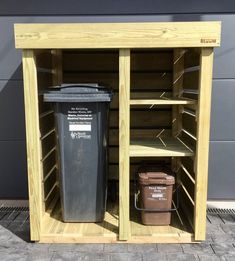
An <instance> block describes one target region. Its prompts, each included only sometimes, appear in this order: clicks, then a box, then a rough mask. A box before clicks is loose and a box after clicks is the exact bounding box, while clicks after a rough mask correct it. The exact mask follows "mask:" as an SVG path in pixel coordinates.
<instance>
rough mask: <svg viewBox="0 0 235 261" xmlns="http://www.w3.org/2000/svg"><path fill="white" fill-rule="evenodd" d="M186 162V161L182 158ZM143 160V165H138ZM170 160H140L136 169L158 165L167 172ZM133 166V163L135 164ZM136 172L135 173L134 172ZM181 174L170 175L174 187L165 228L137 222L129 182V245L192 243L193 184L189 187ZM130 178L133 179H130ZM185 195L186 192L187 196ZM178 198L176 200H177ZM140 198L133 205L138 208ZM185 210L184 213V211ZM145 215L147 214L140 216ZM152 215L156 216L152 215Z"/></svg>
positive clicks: (138, 220)
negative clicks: (144, 165)
mask: <svg viewBox="0 0 235 261" xmlns="http://www.w3.org/2000/svg"><path fill="white" fill-rule="evenodd" d="M182 159H186V160H188V158H187V157H185V158H182ZM136 160H138V159H136V158H133V159H132V160H131V162H136ZM142 160H144V161H142ZM172 160H173V159H172V158H171V157H164V158H159V157H158V158H155V157H154V158H147V157H146V158H144V159H141V161H138V163H139V165H138V167H140V166H141V164H143V162H148V165H149V166H150V167H151V165H153V166H155V165H157V164H159V163H161V164H163V162H164V165H165V166H166V167H168V168H169V169H170V168H171V164H172ZM136 163H137V162H136ZM136 169H137V172H138V168H136ZM183 175H184V174H182V173H181V171H178V172H176V173H174V177H175V185H174V186H173V191H174V193H173V197H172V207H171V208H172V209H176V210H175V211H171V221H170V224H169V225H144V224H143V223H142V219H141V211H140V210H137V209H136V208H135V206H134V205H135V202H134V201H135V198H134V193H136V192H137V193H138V191H135V186H134V184H133V183H134V182H133V180H131V184H130V187H131V196H130V231H131V236H130V241H131V242H149V243H150V242H155V243H164V242H167V243H180V242H191V241H193V240H194V232H193V224H192V223H191V222H193V215H194V210H193V206H194V205H193V202H192V201H191V200H192V199H191V198H189V193H190V195H191V196H190V197H193V198H194V196H193V195H192V193H194V184H193V183H192V184H191V183H189V182H188V179H187V177H184V176H183ZM133 178H134V177H133ZM188 191H189V192H188ZM177 197H178V199H177ZM140 201H141V199H140V197H139V200H138V202H137V206H138V207H141V205H140ZM185 210H187V212H186V211H185ZM144 213H147V212H144ZM155 213H156V212H155Z"/></svg>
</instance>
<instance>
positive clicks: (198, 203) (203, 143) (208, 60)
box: [194, 48, 213, 240]
mask: <svg viewBox="0 0 235 261" xmlns="http://www.w3.org/2000/svg"><path fill="white" fill-rule="evenodd" d="M212 66H213V48H202V49H201V57H200V67H201V69H200V78H199V91H200V92H199V102H198V105H199V108H198V110H199V111H198V127H197V139H198V142H197V148H196V177H195V182H196V188H195V216H194V222H195V240H205V236H206V200H207V181H208V155H209V136H210V108H211V87H212Z"/></svg>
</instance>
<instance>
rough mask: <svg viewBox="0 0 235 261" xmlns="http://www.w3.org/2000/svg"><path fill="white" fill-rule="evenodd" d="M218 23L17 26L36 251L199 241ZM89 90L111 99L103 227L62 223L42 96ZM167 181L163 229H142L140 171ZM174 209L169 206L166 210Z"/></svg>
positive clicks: (51, 130) (49, 112)
mask: <svg viewBox="0 0 235 261" xmlns="http://www.w3.org/2000/svg"><path fill="white" fill-rule="evenodd" d="M220 30H221V25H220V22H169V23H90V24H87V23H82V24H16V25H15V41H16V48H20V49H23V74H24V98H25V115H26V135H27V160H28V181H29V204H30V233H31V240H34V241H39V242H43V243H49V242H50V243H52V242H56V243H62V242H64V243H70V242H71V243H72V242H73V243H74V242H77V243H111V242H128V243H163V242H164V243H189V242H198V241H202V240H205V232H206V200H207V176H208V173H207V172H208V149H209V127H210V126H209V125H210V103H211V85H212V66H213V48H214V47H217V46H219V45H220ZM82 82H84V83H85V82H86V83H87V82H89V83H90V82H91V83H92V82H98V83H102V84H104V85H105V86H108V87H110V88H111V89H112V90H113V92H114V97H113V100H112V102H111V111H110V130H109V136H110V137H109V180H112V183H114V180H115V182H116V183H117V185H118V184H119V200H117V202H116V203H113V202H109V199H108V202H107V210H106V213H105V220H104V222H103V223H64V222H62V220H61V207H60V198H59V182H58V178H57V176H58V168H57V165H58V164H57V160H56V158H57V157H56V142H55V135H56V134H55V123H54V115H53V107H52V105H51V104H50V103H44V102H43V98H42V94H41V91H42V90H44V89H46V88H48V87H50V86H53V85H58V84H61V83H82ZM143 160H144V161H148V162H149V163H150V164H151V163H156V162H158V161H159V160H160V161H164V162H165V163H166V164H168V165H169V166H171V168H172V170H173V171H174V172H175V173H176V179H177V182H178V184H179V199H180V200H179V208H178V210H177V211H175V212H173V213H172V221H171V224H170V225H169V226H144V225H142V224H141V222H140V213H139V212H137V211H136V210H135V208H134V202H133V179H134V174H135V172H136V170H137V168H138V166H140V164H141V162H143ZM175 204H176V203H175V202H174V201H173V205H174V206H175Z"/></svg>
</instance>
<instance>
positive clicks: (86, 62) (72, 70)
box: [35, 50, 118, 243]
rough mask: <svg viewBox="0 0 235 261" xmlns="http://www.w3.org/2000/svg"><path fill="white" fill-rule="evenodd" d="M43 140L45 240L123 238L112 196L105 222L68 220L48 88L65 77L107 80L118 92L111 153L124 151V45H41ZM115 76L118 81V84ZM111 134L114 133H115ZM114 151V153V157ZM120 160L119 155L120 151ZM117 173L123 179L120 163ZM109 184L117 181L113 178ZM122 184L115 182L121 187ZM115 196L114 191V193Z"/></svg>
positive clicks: (39, 72) (69, 79)
mask: <svg viewBox="0 0 235 261" xmlns="http://www.w3.org/2000/svg"><path fill="white" fill-rule="evenodd" d="M35 55H36V64H37V79H38V100H39V126H40V135H41V138H40V143H41V148H42V157H41V165H42V183H41V188H42V225H41V236H40V241H41V242H52V241H54V242H94V243H100V242H104V243H105V242H106V243H108V242H113V241H117V240H118V201H117V196H116V201H115V202H114V200H113V201H111V200H108V201H107V207H106V212H105V218H104V221H103V222H100V223H65V222H63V221H62V212H61V211H62V209H61V201H60V188H59V184H60V183H59V173H58V169H59V168H58V162H57V158H58V155H57V153H58V151H57V147H56V137H55V135H56V132H55V120H54V113H53V108H54V107H53V104H51V103H47V102H43V96H42V91H43V90H45V89H47V88H48V87H51V86H52V85H53V86H55V85H59V84H61V83H101V84H103V85H104V86H105V87H107V88H111V89H112V90H113V92H114V99H113V102H112V104H111V110H110V129H111V130H112V131H113V132H114V133H116V134H115V135H114V137H115V139H111V140H112V141H111V143H110V144H112V146H113V147H112V148H111V149H110V155H117V154H118V139H117V136H118V99H117V97H116V96H117V95H118V80H117V79H118V51H108V52H107V51H87V50H82V51H78V50H77V51H76V50H70V51H62V50H57V51H54V50H48V51H37V52H35ZM114 82H115V84H113V83H114ZM110 138H111V137H110ZM110 157H111V156H109V158H110ZM114 161H115V164H116V165H117V164H118V157H117V156H114ZM114 171H116V174H115V175H116V176H115V179H117V171H118V170H117V169H116V170H114ZM108 184H111V185H112V184H114V183H113V182H108ZM115 186H116V184H114V185H113V187H115ZM108 199H109V197H108Z"/></svg>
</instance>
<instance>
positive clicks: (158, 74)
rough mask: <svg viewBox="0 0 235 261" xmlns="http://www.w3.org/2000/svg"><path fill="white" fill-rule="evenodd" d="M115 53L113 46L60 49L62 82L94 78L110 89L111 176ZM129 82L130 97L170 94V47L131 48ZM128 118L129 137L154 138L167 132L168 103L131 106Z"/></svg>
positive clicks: (115, 121) (115, 154) (114, 147)
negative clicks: (104, 48) (103, 48)
mask: <svg viewBox="0 0 235 261" xmlns="http://www.w3.org/2000/svg"><path fill="white" fill-rule="evenodd" d="M118 55H119V54H118V51H117V50H64V51H63V59H62V60H63V81H64V82H67V83H78V82H83V83H87V82H98V83H101V84H103V85H105V86H107V87H109V88H111V89H112V90H113V93H114V95H113V100H112V102H111V104H110V108H111V111H110V133H109V136H110V137H109V142H110V153H109V154H110V156H109V160H110V168H109V169H110V171H109V173H110V175H109V178H111V179H118V175H117V173H118V172H117V171H115V172H112V170H113V169H115V170H116V169H118V139H117V137H118V122H119V116H118V109H119V78H118V71H119V66H118ZM130 82H131V86H130V89H131V97H132V98H140V97H142V98H159V97H160V96H162V95H164V96H169V95H171V94H172V92H171V91H172V87H171V86H172V50H151V51H150V50H134V51H132V52H131V76H130ZM130 119H131V122H130V124H131V131H130V135H131V139H133V138H144V137H146V138H151V139H155V138H156V137H157V136H158V135H161V137H165V136H170V135H171V107H170V106H168V107H167V106H161V107H157V106H153V107H152V106H148V107H147V108H146V106H145V107H144V106H132V107H131V115H130ZM139 162H140V160H139ZM133 164H134V163H133ZM135 164H136V163H135ZM132 177H133V173H131V178H132Z"/></svg>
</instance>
